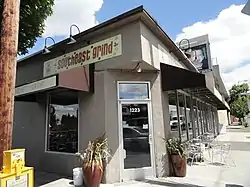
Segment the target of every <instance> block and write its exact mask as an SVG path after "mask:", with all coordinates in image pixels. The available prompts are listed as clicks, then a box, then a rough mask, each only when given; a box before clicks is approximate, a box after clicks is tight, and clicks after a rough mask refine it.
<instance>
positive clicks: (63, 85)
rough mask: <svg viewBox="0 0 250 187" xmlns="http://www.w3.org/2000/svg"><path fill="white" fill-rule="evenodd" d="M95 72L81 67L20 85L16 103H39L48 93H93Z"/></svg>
mask: <svg viewBox="0 0 250 187" xmlns="http://www.w3.org/2000/svg"><path fill="white" fill-rule="evenodd" d="M93 78H94V75H93V70H91V71H90V70H89V68H85V67H80V68H75V69H71V70H69V71H65V72H61V73H59V74H56V75H53V76H50V77H45V78H43V79H40V80H37V81H34V82H30V83H27V84H23V85H18V86H16V88H15V101H31V102H37V101H38V100H44V98H45V95H46V93H47V92H57V91H59V92H62V91H63V92H64V91H70V92H78V91H80V92H93V86H94V85H93Z"/></svg>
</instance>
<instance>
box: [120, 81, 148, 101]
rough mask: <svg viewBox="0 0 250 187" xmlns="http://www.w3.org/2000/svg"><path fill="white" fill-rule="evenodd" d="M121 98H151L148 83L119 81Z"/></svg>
mask: <svg viewBox="0 0 250 187" xmlns="http://www.w3.org/2000/svg"><path fill="white" fill-rule="evenodd" d="M118 90H119V99H149V88H148V83H119V89H118Z"/></svg>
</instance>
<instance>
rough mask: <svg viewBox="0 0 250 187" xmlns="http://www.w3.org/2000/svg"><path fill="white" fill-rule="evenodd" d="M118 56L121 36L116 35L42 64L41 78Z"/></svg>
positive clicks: (120, 51)
mask: <svg viewBox="0 0 250 187" xmlns="http://www.w3.org/2000/svg"><path fill="white" fill-rule="evenodd" d="M120 55H122V38H121V35H116V36H114V37H111V38H108V39H105V40H102V41H99V42H96V43H94V44H92V45H89V46H86V47H84V48H81V49H78V50H76V51H73V52H70V53H67V54H65V55H62V56H60V57H57V58H54V59H51V60H48V61H46V62H44V68H43V76H44V77H47V76H50V75H54V74H57V73H60V72H63V71H66V70H69V69H72V68H77V67H81V66H84V65H88V64H92V63H96V62H99V61H102V60H107V59H110V58H113V57H116V56H120Z"/></svg>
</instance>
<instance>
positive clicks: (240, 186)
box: [225, 184, 244, 187]
mask: <svg viewBox="0 0 250 187" xmlns="http://www.w3.org/2000/svg"><path fill="white" fill-rule="evenodd" d="M225 187H244V186H242V185H238V184H226V186H225Z"/></svg>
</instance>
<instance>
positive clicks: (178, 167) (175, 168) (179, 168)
mask: <svg viewBox="0 0 250 187" xmlns="http://www.w3.org/2000/svg"><path fill="white" fill-rule="evenodd" d="M164 141H165V145H166V149H167V152H168V155H169V160H170V174H171V175H173V176H175V177H185V176H186V168H187V161H186V151H185V146H184V144H182V142H181V141H180V140H179V139H176V138H170V139H168V140H164Z"/></svg>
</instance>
